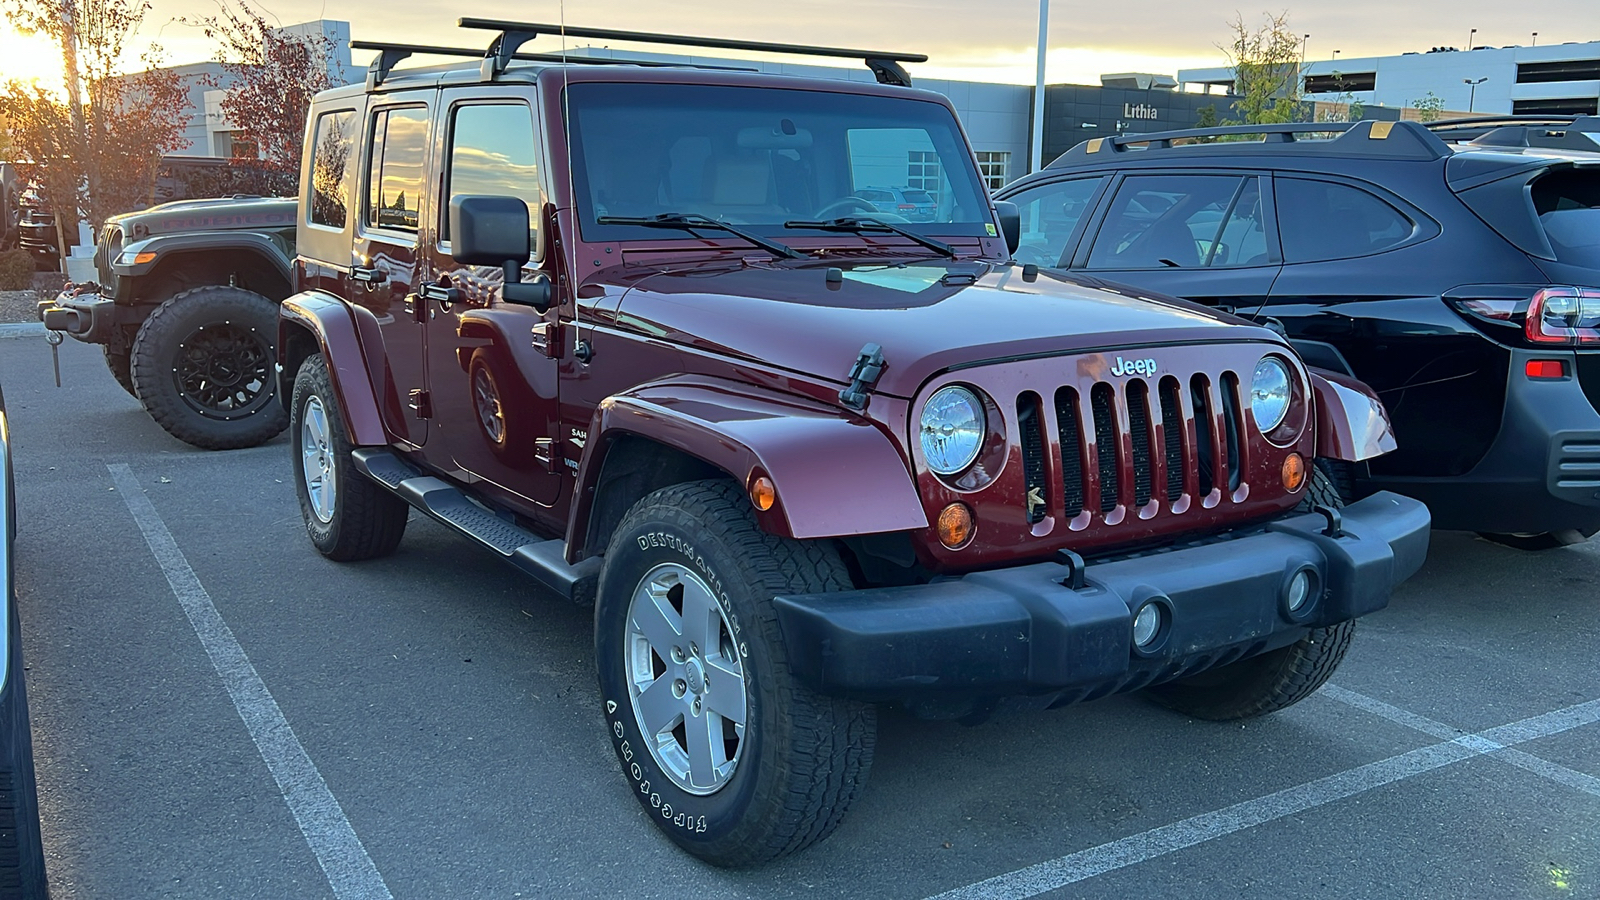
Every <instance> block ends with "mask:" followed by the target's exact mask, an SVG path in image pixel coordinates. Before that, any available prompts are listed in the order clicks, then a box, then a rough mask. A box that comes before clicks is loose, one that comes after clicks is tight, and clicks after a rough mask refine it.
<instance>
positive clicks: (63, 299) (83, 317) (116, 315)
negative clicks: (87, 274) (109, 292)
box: [39, 290, 139, 344]
mask: <svg viewBox="0 0 1600 900" xmlns="http://www.w3.org/2000/svg"><path fill="white" fill-rule="evenodd" d="M39 321H41V322H43V323H44V327H46V328H48V329H50V330H51V331H60V332H62V333H64V334H67V335H70V336H71V337H74V338H77V339H78V340H80V341H83V342H84V343H86V344H110V343H113V342H114V341H116V340H117V337H118V326H120V325H126V324H133V325H137V324H138V323H139V319H138V317H137V315H136V312H135V310H133V309H132V308H130V307H126V306H118V305H117V304H116V302H115V301H113V300H112V299H111V298H110V297H107V296H105V295H104V294H101V293H98V292H92V291H90V292H85V293H81V294H78V293H74V292H73V291H71V290H65V291H62V292H61V293H59V294H57V295H56V296H55V299H53V300H41V301H39Z"/></svg>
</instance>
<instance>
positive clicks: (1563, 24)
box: [0, 0, 1600, 84]
mask: <svg viewBox="0 0 1600 900" xmlns="http://www.w3.org/2000/svg"><path fill="white" fill-rule="evenodd" d="M265 8H266V9H267V10H268V11H269V12H270V13H271V14H272V16H274V17H276V18H277V19H278V20H279V21H281V22H283V23H284V24H290V23H294V22H302V21H307V20H311V19H317V18H330V19H345V20H348V21H349V22H350V23H351V33H352V34H353V35H354V36H355V37H356V38H358V39H360V38H366V39H370V40H415V41H418V42H422V43H457V44H459V43H463V42H465V43H471V44H477V43H483V42H485V40H486V36H485V35H483V34H473V33H470V32H459V33H458V32H457V30H456V29H455V27H454V21H455V19H456V17H457V16H461V15H475V16H484V17H491V18H507V19H518V20H523V21H548V22H556V21H559V20H560V18H561V16H562V3H560V2H551V0H521V2H511V0H475V2H474V3H472V4H470V5H467V4H456V5H453V6H451V7H449V8H448V9H447V10H441V8H440V7H439V6H438V5H437V4H433V3H423V2H419V0H385V2H381V3H339V4H329V3H327V2H326V0H270V2H268V3H267V4H266V6H265ZM1272 8H1273V9H1280V7H1276V6H1275V7H1272ZM214 10H215V6H214V4H213V3H211V2H209V0H153V7H152V9H151V11H150V13H149V15H148V16H147V18H146V20H145V25H144V28H143V29H142V30H141V33H140V37H139V39H138V40H136V41H135V42H134V43H135V48H136V50H139V51H142V49H143V48H144V47H145V46H146V45H147V44H149V43H151V42H158V43H160V44H161V45H162V46H163V48H164V49H165V51H166V58H167V60H168V61H169V62H174V63H177V62H196V61H199V60H204V59H207V58H210V57H211V56H212V55H213V53H214V47H213V46H212V45H211V44H210V43H209V42H208V41H207V40H206V39H205V38H204V36H203V35H201V34H200V33H199V31H198V29H196V28H193V27H190V26H186V25H183V24H181V23H180V22H178V21H177V20H178V19H180V18H182V17H185V16H188V17H194V16H201V15H206V14H207V13H208V12H212V11H214ZM1038 10H1039V7H1038V4H1037V2H1035V0H790V2H785V3H756V2H749V0H649V2H645V0H583V2H578V0H574V2H572V3H570V4H567V9H566V15H567V21H568V22H569V23H570V24H574V25H579V24H581V25H590V26H599V27H609V28H628V29H636V30H644V31H664V32H678V33H687V34H707V35H717V36H726V37H736V38H748V39H752V40H778V41H789V42H797V43H814V44H831V45H835V46H851V47H863V48H867V49H884V50H909V51H917V52H923V53H927V54H928V55H929V56H930V57H932V59H931V61H930V62H929V63H927V64H925V65H921V66H915V67H913V75H915V74H917V73H919V72H920V73H921V74H923V75H925V76H929V77H950V78H960V79H966V80H978V81H1009V82H1018V83H1028V82H1031V81H1032V80H1033V63H1034V56H1033V54H1034V34H1035V30H1036V27H1037V21H1038V18H1037V17H1038ZM1236 10H1239V11H1242V12H1244V14H1245V16H1246V19H1247V20H1248V21H1251V22H1252V23H1253V22H1258V21H1260V18H1261V15H1262V11H1263V10H1262V8H1257V7H1253V6H1251V7H1237V6H1235V5H1234V4H1226V3H1224V4H1213V3H1197V2H1183V0H1127V2H1119V3H1082V2H1078V3H1073V2H1065V0H1055V2H1054V4H1053V5H1052V6H1051V16H1050V18H1051V27H1050V61H1049V79H1050V80H1051V81H1052V82H1077V83H1091V84H1092V83H1097V81H1098V78H1099V75H1100V74H1101V73H1105V72H1126V71H1141V72H1160V73H1167V74H1172V73H1175V72H1176V71H1177V70H1178V69H1179V68H1187V67H1193V66H1208V65H1219V64H1221V63H1223V62H1224V59H1223V55H1222V52H1221V51H1220V50H1218V49H1217V47H1216V45H1217V44H1219V43H1223V42H1225V41H1226V40H1227V36H1228V25H1227V22H1228V20H1229V19H1231V18H1232V17H1233V16H1234V14H1235V11H1236ZM1288 11H1289V14H1290V21H1291V24H1292V26H1293V28H1294V30H1295V31H1297V32H1300V33H1302V34H1306V33H1309V34H1310V35H1311V38H1310V41H1309V42H1308V58H1310V59H1326V58H1328V57H1329V56H1330V55H1331V54H1332V51H1334V50H1336V49H1337V50H1340V51H1341V53H1340V55H1341V56H1342V57H1345V58H1350V57H1355V56H1375V55H1386V54H1391V53H1400V52H1402V51H1406V50H1427V49H1428V48H1429V47H1432V46H1437V45H1453V46H1460V47H1464V46H1465V45H1466V41H1467V32H1468V29H1469V28H1474V27H1475V28H1477V29H1478V34H1477V41H1478V43H1479V44H1488V45H1493V46H1501V45H1505V44H1527V43H1528V42H1529V40H1530V32H1534V31H1537V32H1539V39H1538V42H1539V43H1540V44H1541V45H1542V44H1547V43H1560V42H1562V41H1589V40H1597V39H1600V11H1597V6H1596V2H1595V0H1526V2H1519V3H1505V2H1503V0H1448V2H1446V0H1416V2H1411V3H1396V2H1393V0H1343V2H1341V3H1339V4H1327V3H1322V4H1318V5H1316V6H1306V7H1303V8H1298V9H1297V8H1295V7H1292V6H1291V7H1288ZM555 46H556V44H554V43H552V42H551V41H550V40H549V39H541V41H540V42H539V43H538V44H536V45H534V46H533V47H532V49H551V48H554V47H555ZM135 55H137V53H136V54H135ZM356 62H357V63H364V62H365V58H364V55H362V54H357V56H356ZM135 67H137V66H135ZM0 75H3V76H6V77H40V78H44V79H45V80H47V81H59V62H58V54H56V53H55V52H53V51H52V49H51V48H50V47H49V46H48V45H47V44H44V43H43V42H42V41H38V40H37V39H29V38H25V37H23V36H20V35H18V34H16V33H15V32H14V31H13V30H11V29H10V28H9V27H5V28H3V29H0Z"/></svg>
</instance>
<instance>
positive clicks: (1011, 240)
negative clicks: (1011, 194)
mask: <svg viewBox="0 0 1600 900" xmlns="http://www.w3.org/2000/svg"><path fill="white" fill-rule="evenodd" d="M994 214H995V217H996V218H998V219H999V220H1000V234H1001V235H1003V236H1004V237H1005V239H1006V252H1007V253H1016V252H1017V248H1018V247H1020V246H1022V210H1021V209H1019V208H1017V205H1016V204H1015V203H1012V202H1011V201H1010V200H996V201H995V202H994Z"/></svg>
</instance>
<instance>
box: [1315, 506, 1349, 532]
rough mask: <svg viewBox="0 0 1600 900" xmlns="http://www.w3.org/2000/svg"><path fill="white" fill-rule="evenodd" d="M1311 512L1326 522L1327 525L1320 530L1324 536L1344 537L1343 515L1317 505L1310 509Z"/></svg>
mask: <svg viewBox="0 0 1600 900" xmlns="http://www.w3.org/2000/svg"><path fill="white" fill-rule="evenodd" d="M1311 511H1312V512H1314V513H1316V514H1317V515H1319V516H1321V517H1323V518H1324V519H1327V520H1328V524H1327V525H1326V526H1324V527H1323V529H1322V533H1323V534H1324V535H1326V536H1328V537H1331V538H1342V537H1344V515H1343V514H1342V513H1340V512H1339V511H1338V510H1337V509H1334V508H1333V507H1331V506H1324V505H1323V504H1321V503H1318V504H1317V505H1316V506H1313V507H1311Z"/></svg>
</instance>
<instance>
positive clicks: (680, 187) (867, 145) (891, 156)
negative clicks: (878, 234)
mask: <svg viewBox="0 0 1600 900" xmlns="http://www.w3.org/2000/svg"><path fill="white" fill-rule="evenodd" d="M568 91H569V92H570V94H569V103H570V108H571V118H572V144H573V146H572V159H573V169H574V171H573V176H574V180H575V182H576V184H575V188H576V192H577V198H578V215H579V220H580V222H581V223H582V228H583V234H584V237H585V238H586V239H589V240H601V241H612V240H643V239H649V240H660V239H663V238H667V239H670V238H672V237H676V236H677V235H674V234H671V233H668V232H665V231H663V230H662V229H659V228H647V227H642V226H639V225H625V224H606V225H602V224H600V223H599V220H600V219H602V218H606V219H610V218H632V217H649V216H659V215H666V214H680V215H681V214H690V215H701V216H706V217H708V218H711V219H716V220H719V221H723V222H727V223H729V224H734V225H740V226H744V227H745V228H747V229H748V230H749V231H752V232H756V233H760V234H766V235H774V236H781V235H793V234H797V233H810V234H817V235H820V234H822V233H824V232H822V231H819V230H816V229H809V228H804V227H798V226H797V227H786V226H785V225H784V223H785V222H794V221H802V220H811V221H820V220H826V219H833V218H839V217H845V216H860V217H870V218H876V219H879V220H881V221H884V222H892V223H894V224H896V225H900V226H903V227H906V228H910V229H914V230H916V231H918V232H921V233H926V234H938V235H954V236H973V237H987V236H992V235H993V234H994V226H993V220H992V219H990V217H989V216H990V213H989V204H988V200H987V196H988V195H987V194H986V193H985V192H984V191H983V189H982V186H981V184H980V183H979V181H978V173H977V171H976V169H975V168H974V166H973V163H972V154H971V153H969V152H968V151H967V145H966V141H965V139H964V138H963V137H962V134H961V131H960V129H959V127H958V126H957V124H956V120H955V117H954V116H953V115H952V114H951V113H950V110H949V109H947V108H946V107H944V106H942V105H940V104H937V103H930V102H926V101H922V100H912V99H903V98H898V97H881V96H868V95H859V94H846V93H835V92H832V91H819V90H811V91H807V90H784V89H772V88H752V87H722V86H709V85H683V84H613V83H585V84H574V85H572V86H571V87H569V88H568ZM896 191H898V194H899V196H898V197H897V196H896ZM902 198H903V199H902ZM682 236H683V237H684V238H686V239H687V238H692V237H693V233H692V232H685V233H684V234H683V235H682Z"/></svg>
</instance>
